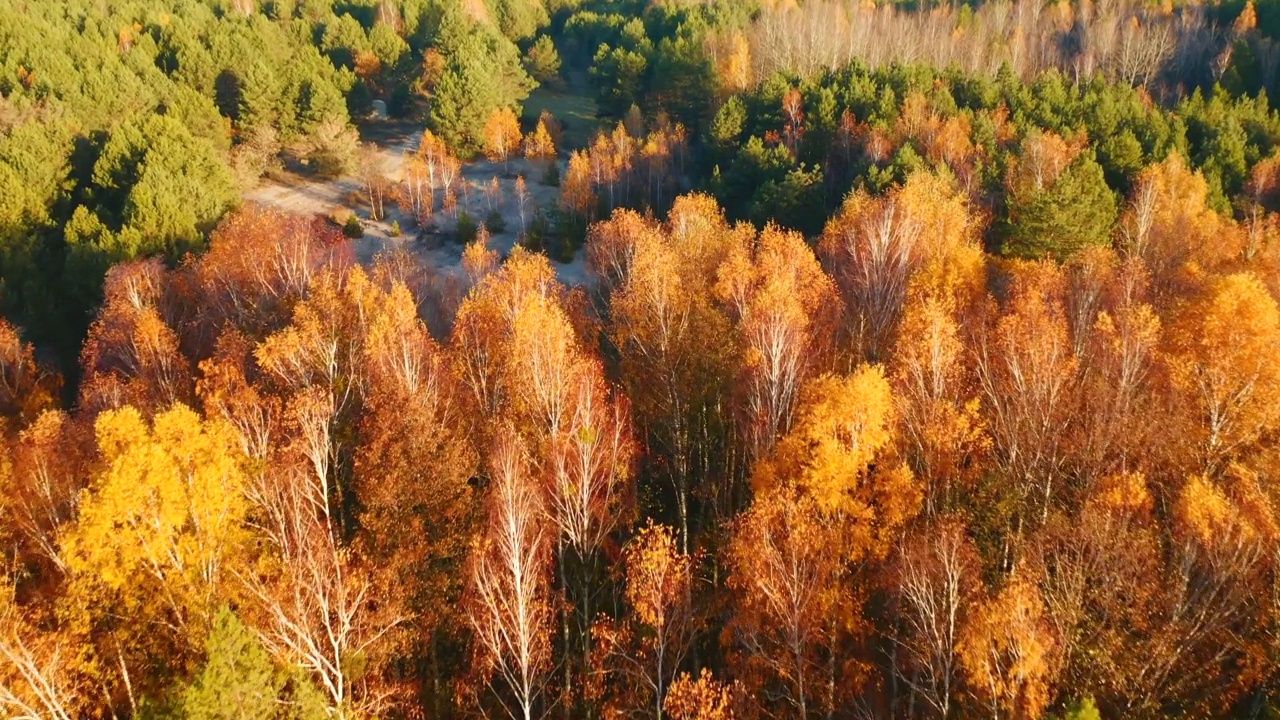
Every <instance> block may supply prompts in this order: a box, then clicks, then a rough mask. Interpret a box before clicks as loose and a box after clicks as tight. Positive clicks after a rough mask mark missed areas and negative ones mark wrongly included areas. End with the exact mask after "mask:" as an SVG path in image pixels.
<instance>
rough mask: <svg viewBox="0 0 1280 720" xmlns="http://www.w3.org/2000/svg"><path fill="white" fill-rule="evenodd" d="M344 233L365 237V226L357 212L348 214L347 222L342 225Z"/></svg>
mask: <svg viewBox="0 0 1280 720" xmlns="http://www.w3.org/2000/svg"><path fill="white" fill-rule="evenodd" d="M342 234H343V235H346V236H347V237H349V238H352V239H354V238H359V237H364V226H363V225H361V224H360V218H358V217H356V215H355V213H351V214H350V215H348V216H347V222H346V223H344V224H343V226H342Z"/></svg>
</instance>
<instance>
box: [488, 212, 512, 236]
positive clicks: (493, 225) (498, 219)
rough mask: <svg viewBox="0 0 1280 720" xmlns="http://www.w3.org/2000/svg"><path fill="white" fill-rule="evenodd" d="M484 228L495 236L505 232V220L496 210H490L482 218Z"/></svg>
mask: <svg viewBox="0 0 1280 720" xmlns="http://www.w3.org/2000/svg"><path fill="white" fill-rule="evenodd" d="M484 226H485V227H486V228H488V229H489V232H491V233H493V234H495V235H497V234H498V233H503V232H506V231H507V219H506V218H504V217H502V213H500V212H498V211H497V210H490V211H489V214H488V215H485V217H484Z"/></svg>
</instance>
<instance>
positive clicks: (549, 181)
mask: <svg viewBox="0 0 1280 720" xmlns="http://www.w3.org/2000/svg"><path fill="white" fill-rule="evenodd" d="M542 184H543V185H549V186H551V187H560V166H559V165H558V164H556V163H554V162H553V163H551V164H549V165H547V171H546V172H545V173H543V174H542Z"/></svg>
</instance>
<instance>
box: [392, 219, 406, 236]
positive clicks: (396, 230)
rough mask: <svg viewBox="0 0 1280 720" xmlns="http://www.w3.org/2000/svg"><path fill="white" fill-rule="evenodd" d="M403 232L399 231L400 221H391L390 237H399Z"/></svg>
mask: <svg viewBox="0 0 1280 720" xmlns="http://www.w3.org/2000/svg"><path fill="white" fill-rule="evenodd" d="M402 234H403V233H402V232H401V231H400V221H399V220H393V221H391V237H400V236H401V235H402Z"/></svg>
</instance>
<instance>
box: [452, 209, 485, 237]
mask: <svg viewBox="0 0 1280 720" xmlns="http://www.w3.org/2000/svg"><path fill="white" fill-rule="evenodd" d="M479 232H480V226H479V225H478V224H477V223H476V221H475V220H474V219H473V218H472V217H471V215H470V214H468V213H467V211H465V210H464V211H462V212H460V213H458V227H457V230H456V231H455V233H456V235H457V240H458V243H459V244H462V245H466V244H467V243H469V242H471V241H472V240H475V239H476V235H477V234H478V233H479Z"/></svg>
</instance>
